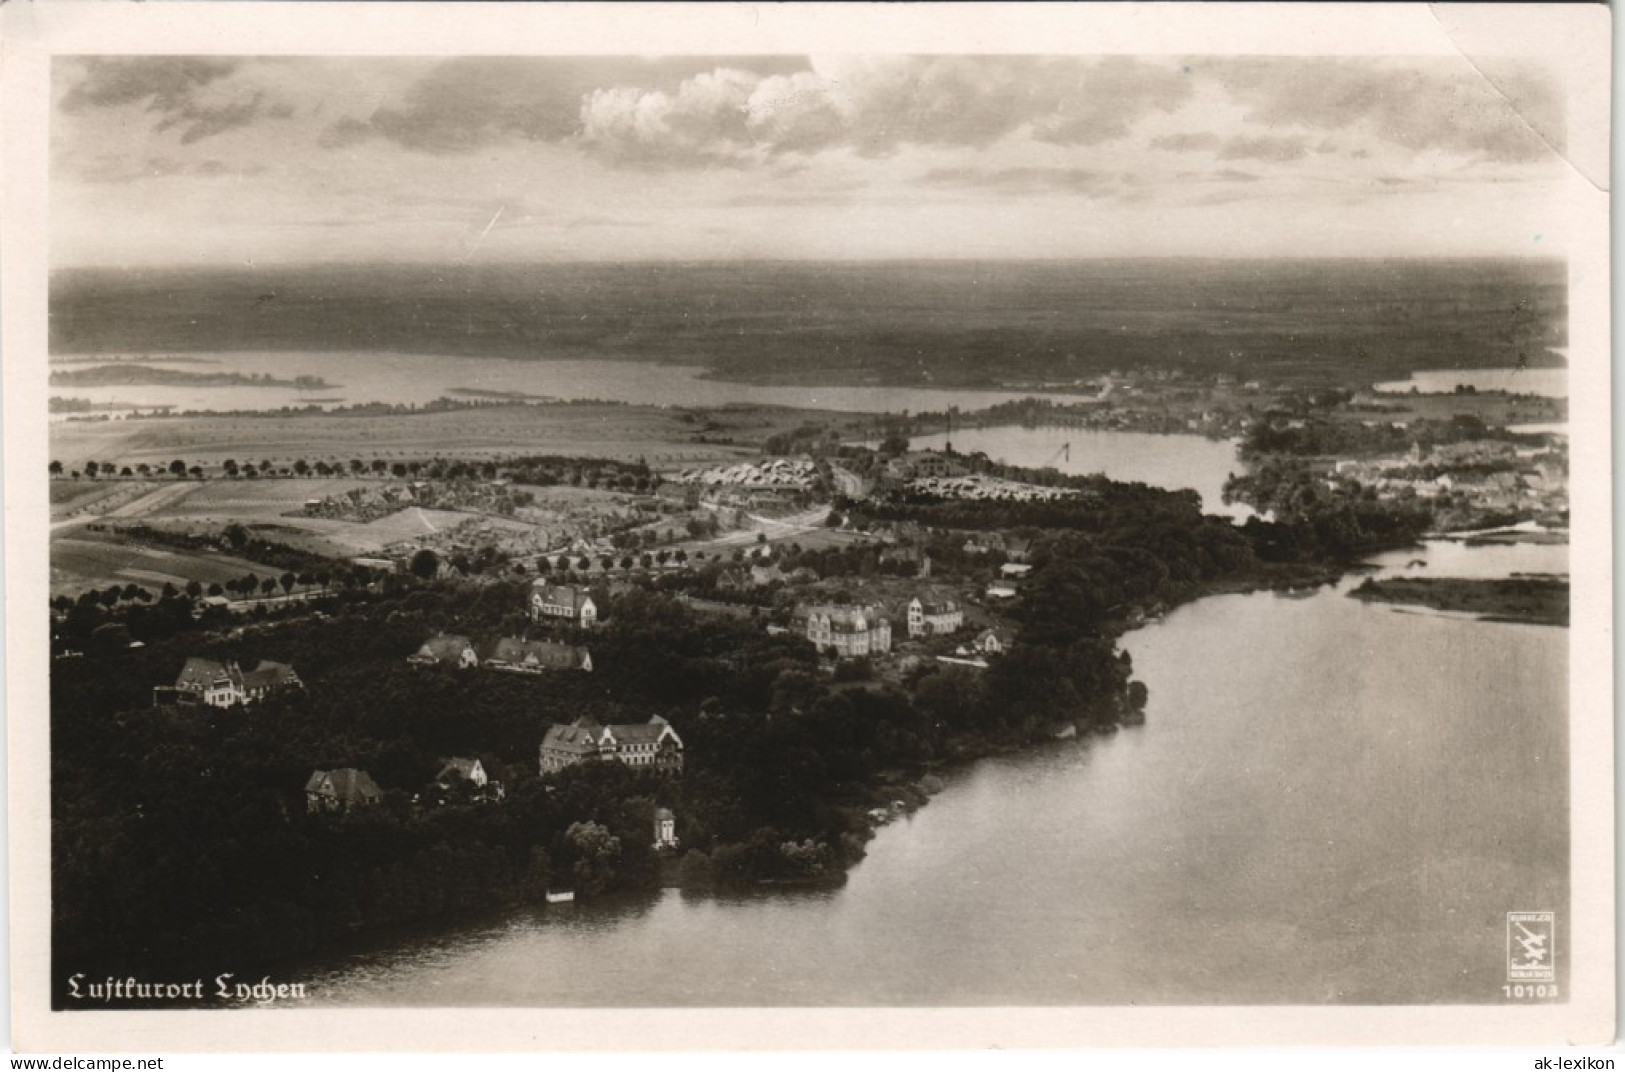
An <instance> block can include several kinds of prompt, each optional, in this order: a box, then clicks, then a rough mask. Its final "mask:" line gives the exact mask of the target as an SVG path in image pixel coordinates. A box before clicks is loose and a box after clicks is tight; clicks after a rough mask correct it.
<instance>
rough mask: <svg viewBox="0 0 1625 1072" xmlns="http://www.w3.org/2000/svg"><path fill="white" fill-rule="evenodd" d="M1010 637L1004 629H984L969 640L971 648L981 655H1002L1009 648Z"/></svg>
mask: <svg viewBox="0 0 1625 1072" xmlns="http://www.w3.org/2000/svg"><path fill="white" fill-rule="evenodd" d="M1010 644H1011V637H1010V632H1009V630H1006V629H999V628H993V629H984V630H982V631H981V632H980V633H978V634H977V635H976V639H975V640H973V641H971V645H970V646H971V648H972V650H974V651H979V652H981V653H982V654H983V655H1002V654H1003V653H1005V652H1007V651H1009V650H1010Z"/></svg>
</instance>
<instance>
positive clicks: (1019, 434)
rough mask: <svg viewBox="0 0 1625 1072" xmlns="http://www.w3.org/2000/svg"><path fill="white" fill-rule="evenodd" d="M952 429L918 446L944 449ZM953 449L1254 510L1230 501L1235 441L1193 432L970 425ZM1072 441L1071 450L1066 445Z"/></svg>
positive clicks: (1238, 468)
mask: <svg viewBox="0 0 1625 1072" xmlns="http://www.w3.org/2000/svg"><path fill="white" fill-rule="evenodd" d="M949 438H950V437H949V436H947V435H929V436H915V437H914V438H913V439H912V440H910V441H909V445H910V446H911V447H913V448H914V449H916V450H941V449H942V447H943V444H944V443H946V442H947V441H948V440H949ZM951 438H952V440H953V445H954V450H956V451H959V452H962V453H965V454H973V453H976V452H978V451H980V452H981V453H983V454H986V455H987V456H988V457H989V458H992V459H993V460H994V461H998V462H1004V463H1005V464H1007V465H1019V466H1022V467H1024V468H1029V469H1040V468H1044V467H1045V466H1050V467H1053V468H1056V469H1059V470H1060V471H1061V472H1063V473H1071V474H1078V475H1082V474H1088V473H1102V474H1104V475H1106V476H1107V477H1110V478H1111V479H1112V480H1118V481H1123V482H1125V483H1141V484H1150V485H1151V486H1152V487H1159V488H1192V489H1194V490H1195V491H1196V492H1197V493H1198V494H1200V495H1201V496H1202V509H1203V511H1205V512H1206V513H1210V514H1220V515H1222V516H1225V517H1232V518H1235V519H1236V520H1238V521H1244V520H1246V519H1247V518H1249V517H1251V516H1253V511H1252V508H1251V507H1248V506H1246V505H1245V504H1242V503H1234V504H1226V503H1225V501H1224V497H1223V492H1224V482H1225V478H1226V477H1228V476H1229V475H1230V474H1231V473H1239V472H1242V471H1243V470H1244V466H1243V465H1242V462H1241V459H1240V458H1239V457H1237V455H1236V447H1235V444H1233V443H1230V442H1228V441H1223V440H1213V439H1204V438H1203V437H1201V436H1194V435H1155V434H1153V433H1150V432H1096V431H1089V430H1087V429H1082V428H1019V427H1008V428H966V429H962V430H959V431H956V432H954V434H953V436H952V437H951ZM1068 445H1070V447H1071V449H1070V450H1069V451H1063V448H1065V447H1067V446H1068Z"/></svg>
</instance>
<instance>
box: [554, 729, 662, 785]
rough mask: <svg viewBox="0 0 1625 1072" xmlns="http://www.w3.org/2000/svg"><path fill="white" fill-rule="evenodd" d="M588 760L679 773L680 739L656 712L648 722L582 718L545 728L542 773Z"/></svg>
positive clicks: (559, 769)
mask: <svg viewBox="0 0 1625 1072" xmlns="http://www.w3.org/2000/svg"><path fill="white" fill-rule="evenodd" d="M590 760H617V761H619V762H621V763H624V764H626V765H627V766H628V767H654V768H656V769H657V770H671V771H677V772H679V773H681V772H682V769H683V739H682V738H681V737H679V736H677V731H676V730H674V729H672V727H671V723H669V722H667V721H666V720H665V719H663V718H661V717H660V716H659V715H655V716H653V717H651V718H650V719H649V721H648V722H633V723H626V724H617V725H613V726H605V725H602V724H601V723H599V722H598V721H597V720H596V719H592V718H587V717H583V718H578V719H576V720H575V721H574V722H572V723H570V724H569V725H568V726H565V725H554V726H551V727H549V728H548V731H547V736H546V737H544V738H542V747H541V769H542V773H543V774H551V773H553V772H554V771H561V770H563V769H564V768H566V767H573V766H575V765H576V764H577V763H585V762H588V761H590Z"/></svg>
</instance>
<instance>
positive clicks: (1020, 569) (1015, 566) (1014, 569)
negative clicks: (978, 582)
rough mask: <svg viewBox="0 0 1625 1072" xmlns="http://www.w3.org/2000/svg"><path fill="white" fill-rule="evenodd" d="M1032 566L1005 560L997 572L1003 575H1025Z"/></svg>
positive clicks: (1029, 571)
mask: <svg viewBox="0 0 1625 1072" xmlns="http://www.w3.org/2000/svg"><path fill="white" fill-rule="evenodd" d="M1032 571H1033V568H1032V567H1031V566H1029V565H1027V564H1026V563H1023V562H1006V563H1005V564H1004V565H1002V566H1000V567H999V573H1000V575H1001V576H1005V577H1025V576H1027V574H1029V573H1031V572H1032Z"/></svg>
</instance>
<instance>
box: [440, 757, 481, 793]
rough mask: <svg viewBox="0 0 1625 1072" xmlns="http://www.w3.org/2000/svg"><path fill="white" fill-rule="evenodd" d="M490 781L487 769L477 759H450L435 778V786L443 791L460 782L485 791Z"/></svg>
mask: <svg viewBox="0 0 1625 1072" xmlns="http://www.w3.org/2000/svg"><path fill="white" fill-rule="evenodd" d="M489 781H490V779H489V778H488V777H486V774H485V767H483V766H482V765H481V764H480V761H479V760H477V759H458V758H452V759H448V760H446V765H445V766H443V767H441V768H440V773H439V774H436V775H435V776H434V784H435V785H438V786H440V787H441V788H442V789H446V788H450V787H451V786H453V785H456V784H457V783H458V782H468V783H469V784H470V785H473V786H474V787H475V788H478V789H484V788H485V786H486V783H487V782H489Z"/></svg>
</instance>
